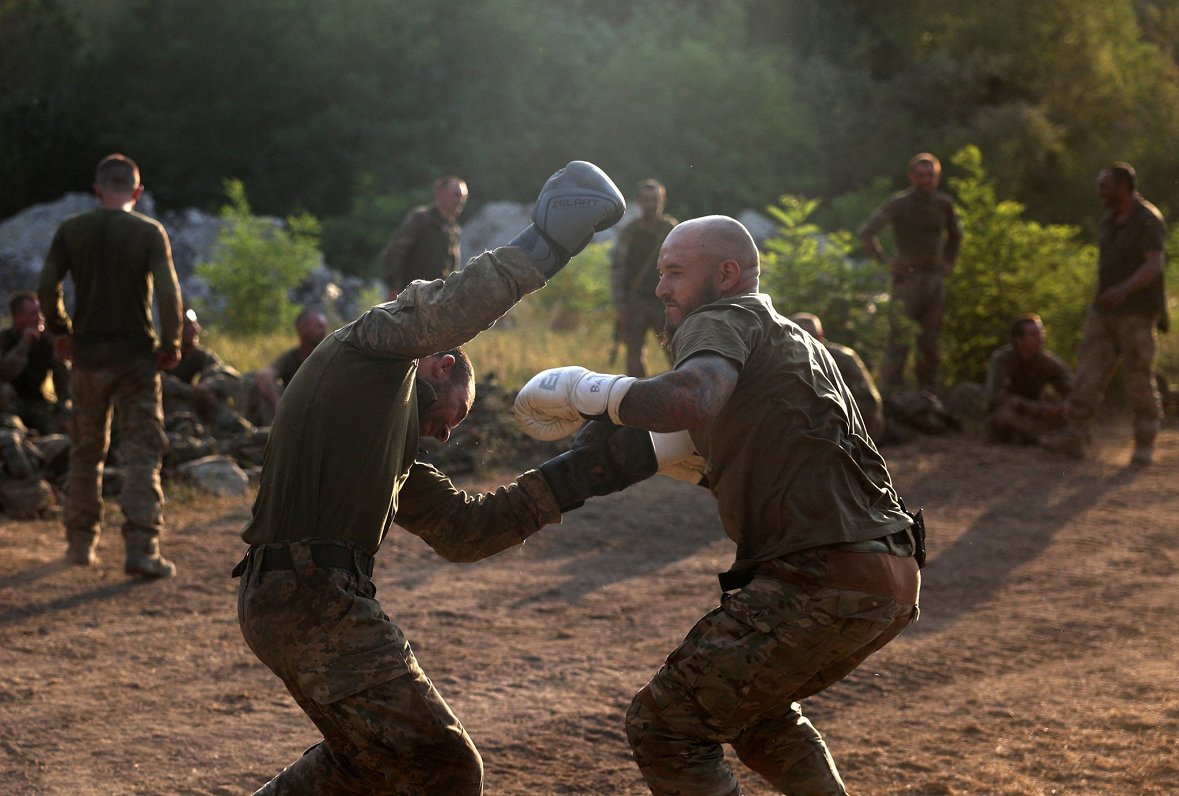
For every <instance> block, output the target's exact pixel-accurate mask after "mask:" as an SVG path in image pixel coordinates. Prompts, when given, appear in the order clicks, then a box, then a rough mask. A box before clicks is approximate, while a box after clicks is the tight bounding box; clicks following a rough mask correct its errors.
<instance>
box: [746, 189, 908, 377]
mask: <svg viewBox="0 0 1179 796" xmlns="http://www.w3.org/2000/svg"><path fill="white" fill-rule="evenodd" d="M818 207H819V201H818V200H817V199H804V198H802V197H799V196H789V195H787V196H783V197H782V198H781V199H780V200H779V202H778V204H777V205H771V206H770V207H768V208H766V209H767V211H768V212H769V214H770V215H771V216H773V218H774V220H775V221H777V223H778V231H777V234H776V235H775V236H774V237H772V238H771V239H770V240H768V241H767V242H766V244H765V248H766V251H765V253H764V254H763V256H762V261H761V289H762V291H763V292H765V293H769V294H770V295H771V296H772V297H773V299H774V306H776V307H777V308H778V311H779V312H781V313H782V314H783V315H791V314H793V313H795V312H813V313H814V314H815V315H818V316H819V318H820V319H822V321H823V332H824V334H825V336H826V337H827V338H828V339H830V340H833V341H835V342H838V343H843V344H844V345H848V346H851V347H852V348H854V349H856V351H857V352H858V353H859V354H860V356H861V357H863V359H864V361H865V362H868V363H869V364H871V363H873V362H877V361H879V357H880V354H881V353H882V352H883V347H884V341H885V339H886V334H887V316H886V314H885V312H884V309H885V307H886V306H887V294H886V292H885V291H886V289H887V280H886V277H885V275H884V272H883V270H882V269H879V268H875V267H872V266H871V265H869V264H865V263H863V262H857V261H855V260H853V259H851V256H850V255H851V252H852V246H853V243H852V241H853V238H852V235H851V233H850V232H847V231H846V230H839V231H837V232H828V233H824V232H823V231H822V230H821V229H819V227H818V226H817V225H816V224H814V223H812V222H811V220H810V218H811V215H812V214H813V213H814V212H815V211H816V210H817V209H818Z"/></svg>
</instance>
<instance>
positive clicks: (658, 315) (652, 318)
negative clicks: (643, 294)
mask: <svg viewBox="0 0 1179 796" xmlns="http://www.w3.org/2000/svg"><path fill="white" fill-rule="evenodd" d="M664 320H665V311H664V309H663V303H662V302H660V301H659V300H657V299H656V300H653V301H652V300H647V301H639V300H637V299H636V300H632V301H631V302H630V304H629V306H628V307H627V323H626V326H625V327H624V328H623V329H622V330H621V334H620V335H619V337H620V340H621V342H622V344H623V345H624V346H625V347H626V375H628V376H635V377H637V378H643V377H644V376H646V375H647V356H646V352H645V347H646V344H647V330H648V329H650V330H651V331H653V332H655V333H656V334H659V332H661V331H663V325H664ZM664 353H665V354H668V356H669V359H670V353H669V352H666V351H665V352H664Z"/></svg>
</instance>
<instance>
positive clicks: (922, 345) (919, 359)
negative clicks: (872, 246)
mask: <svg viewBox="0 0 1179 796" xmlns="http://www.w3.org/2000/svg"><path fill="white" fill-rule="evenodd" d="M945 308H946V280H945V277H943V276H942V273H941V271H938V270H922V271H910V272H909V273H908V274H905V275H904V276H903V277H899V278H897V277H894V278H893V282H892V303H891V306H890V308H889V316H888V319H889V325H888V346H887V348H886V349H885V352H884V362H883V363H882V365H881V367H880V389H881V392H884V393H890V392H894V391H896V390H898V389H899V388H900V387H901V386H902V385H903V383H904V372H905V361H906V360H907V359H908V358H909V348H910V345H911V340H912V334H913V333H912V325H913V324H914V323H916V324H917V328H918V331H917V353H916V363H915V369H916V374H917V386H918V388H919V389H922V390H930V391H936V389H937V371H938V353H937V341H938V337H939V336H940V335H941V332H942V316H943V314H944V313H945Z"/></svg>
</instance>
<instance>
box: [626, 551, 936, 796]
mask: <svg viewBox="0 0 1179 796" xmlns="http://www.w3.org/2000/svg"><path fill="white" fill-rule="evenodd" d="M757 573H758V574H757V576H756V577H755V578H754V579H753V580H752V581H751V582H750V583H749V584H748V585H747V586H746V587H745V588H743V589H741V590H740V591H738V592H736V593H733V594H732V595H727V596H726V597H725V598H724V599H723V600H722V602H721V605H720V607H719V608H716V609H714V610H713V611H711V612H710V613H709V614H707V615H706V616H705V617H704V618H703V619H701V620H700V621H699V622H698V623H697V624H696V626H695V627H694V628H692V630H691V632H690V633H688V635H687V637H686V638H685V639H684V641H683V642H682V643H681V644H680V645H679V647H677V648H676V649H675V650H674V651H673V652H672V653H671V655H670V656H668V658H667V661H666V662H665V663H664V664H663V667H662V668H661V669H660V670H659V671H658V673H656V675H655V676H654V677H653V678H652V679H651V681H650V682H649V683H647V685H646V686H644V687H643V689H642V690H640V691H639V693H638V694H637V695H636V696H635V698H634V700H633V701H632V702H631V705H630V709H629V711H628V712H627V716H626V728H627V735H628V737H629V739H630V744H631V749H632V750H633V751H634V755H635V760H636V762H637V763H638V765H639V769H640V770H641V771H642V774H643V777H644V779H646V781H647V785H648V787H649V788H650V789H651V792H652V793H654V794H657V796H738V795H739V794H740V793H741V786H740V785H739V784H738V782H737V779H736V777H735V776H734V774H733V772H732V770H731V769H730V767H729V765H728V764H727V763H726V762H725V759H724V752H723V749H722V747H721V744H723V743H728V744H731V745H732V747H733V750H734V751H735V752H736V753H737V755H738V757H740V758H741V760H742V761H743V762H744V763H745V764H746V765H747V766H749V768H751V769H752V770H753V771H755V772H757V773H758V774H760V775H761V776H762V777H764V778H765V779H766V780H767V781H768V782H770V784H772V785H773V786H774V787H775V788H778V789H780V790H781V791H782V792H783V793H790V794H797V795H798V796H829V795H832V794H839V795H842V794H845V793H846V792H847V791H846V790H845V788H844V785H843V781H842V780H841V779H840V776H839V772H838V770H837V769H836V767H835V762H834V761H833V760H832V758H831V754H830V752H829V751H828V749H827V745H826V744H825V743H824V741H823V738H822V736H820V735H819V733H818V731H817V730H816V729H815V728H814V726H813V725H812V724H811V723H810V721H809V720H808V719H807V718H806V717H805V716H803V714H802V709H801V706H800V705H799V701H800V700H802V699H804V698H806V697H808V696H810V695H812V694H815V693H817V692H818V691H821V690H822V689H824V688H826V687H827V686H829V685H831V684H833V683H835V682H838V681H839V680H841V679H842V678H843V677H845V676H846V675H847V674H848V673H850V672H851V671H852V670H853V669H855V668H856V667H857V666H859V665H860V663H862V662H863V661H864V659H865V658H867V657H868V656H869V655H870V654H872V653H873V652H875V651H876V650H878V649H880V648H881V647H883V646H884V645H885V644H887V643H888V642H889V641H891V640H892V639H893V638H895V637H896V636H897V635H898V634H899V633H900V632H901V631H902V630H903V629H904V628H905V627H906V626H907V625H908V624H909V622H910V621H912V620H913V619H915V618H916V616H917V592H918V590H919V584H920V576H919V574H918V571H917V564H916V562H915V561H914V559H912V558H900V557H897V556H893V555H890V554H887V553H853V552H839V551H837V550H831V549H817V550H807V551H803V552H801V553H796V554H793V555H791V556H787V557H786V558H785V559H781V560H778V561H773V562H770V563H768V564H764V565H762V566H760V567H759V568H758V570H757Z"/></svg>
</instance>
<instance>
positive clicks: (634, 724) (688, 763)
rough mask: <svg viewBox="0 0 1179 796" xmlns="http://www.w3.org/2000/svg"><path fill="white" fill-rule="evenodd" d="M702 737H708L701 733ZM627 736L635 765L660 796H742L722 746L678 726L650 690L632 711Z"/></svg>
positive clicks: (632, 705) (641, 694)
mask: <svg viewBox="0 0 1179 796" xmlns="http://www.w3.org/2000/svg"><path fill="white" fill-rule="evenodd" d="M700 730H701V732H700V736H703V735H704V730H703V728H700ZM626 736H627V740H629V742H630V748H631V751H632V752H633V753H634V757H635V762H636V763H637V764H638V766H639V770H640V771H641V772H642V774H643V779H644V780H646V782H647V786H648V787H649V788H650V789H651V792H652V793H655V794H665V793H666V794H670V793H675V794H684V796H689V795H690V796H738V795H739V794H740V793H741V786H740V785H739V784H738V782H737V779H736V777H734V776H733V772H732V770H731V769H730V768H729V766H728V764H727V763H726V762H725V759H724V751H723V750H722V749H721V746H720V744H719V743H717V742H715V741H711V740H708V739H706V738H704V737H694V736H693V735H692V734H691V733H690V732H688V730H687V728H685V727H676V726H673V723H672V722H670V721H669V720H668V719H667V717H666V716H665V714H664V711H663V710H662V709H661V708H660V707H659V706H658V705H657V704H656V702H655V699H654V698H653V697H652V695H651V691H650V687H649V686H644V687H643V689H642V690H641V691H639V693H638V694H636V695H635V698H634V699H633V700H632V701H631V703H630V708H629V709H628V710H627V712H626Z"/></svg>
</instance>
